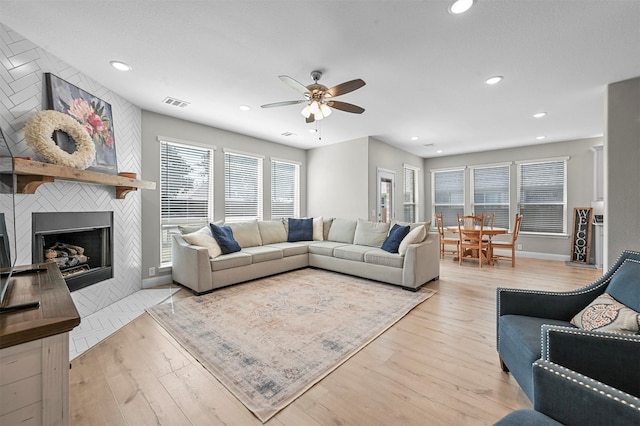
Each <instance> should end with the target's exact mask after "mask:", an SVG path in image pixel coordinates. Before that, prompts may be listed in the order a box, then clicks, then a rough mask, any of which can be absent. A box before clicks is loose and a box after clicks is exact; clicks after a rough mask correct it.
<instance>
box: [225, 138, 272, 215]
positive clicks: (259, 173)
mask: <svg viewBox="0 0 640 426" xmlns="http://www.w3.org/2000/svg"><path fill="white" fill-rule="evenodd" d="M231 156H236V157H244V158H248V159H251V160H256V170H255V171H254V175H253V177H254V181H255V188H254V189H255V194H251V193H250V191H247V192H246V193H245V194H243V195H244V196H252V195H255V200H254V201H253V202H252V204H255V212H248V213H255V214H247V215H230V214H229V211H230V210H231V209H230V205H229V203H230V197H229V193H230V191H231V185H232V183H231V182H230V178H231V177H232V176H231V171H230V170H229V165H230V160H229V158H230V157H231ZM247 170H249V168H247V169H246V170H244V172H245V173H243V172H242V170H238V171H235V172H234V176H233V177H241V176H244V177H246V176H247V174H246V171H247ZM263 173H264V156H262V155H258V154H252V153H247V152H242V151H236V150H230V149H224V221H225V223H233V222H245V221H248V220H262V219H263V214H264V212H263V210H264V206H263V204H264V203H263V200H264V182H263V180H264V178H263ZM236 175H237V176H236ZM233 185H240V182H233ZM245 201H246V200H245ZM239 205H240V204H239ZM232 208H233V209H235V208H237V207H236V206H233V207H232Z"/></svg>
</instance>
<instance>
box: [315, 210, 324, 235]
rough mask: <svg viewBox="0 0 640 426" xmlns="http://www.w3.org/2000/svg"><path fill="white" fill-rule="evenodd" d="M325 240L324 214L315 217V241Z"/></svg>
mask: <svg viewBox="0 0 640 426" xmlns="http://www.w3.org/2000/svg"><path fill="white" fill-rule="evenodd" d="M323 240H324V221H323V220H322V216H318V217H314V218H313V241H323Z"/></svg>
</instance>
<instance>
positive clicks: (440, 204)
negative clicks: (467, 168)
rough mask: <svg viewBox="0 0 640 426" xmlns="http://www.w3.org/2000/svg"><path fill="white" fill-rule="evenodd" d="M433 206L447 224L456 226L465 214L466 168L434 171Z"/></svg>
mask: <svg viewBox="0 0 640 426" xmlns="http://www.w3.org/2000/svg"><path fill="white" fill-rule="evenodd" d="M432 182H433V191H432V194H433V207H434V213H435V214H442V218H443V220H444V225H445V226H454V225H455V224H456V223H457V220H458V215H463V214H464V169H458V170H443V171H434V172H432Z"/></svg>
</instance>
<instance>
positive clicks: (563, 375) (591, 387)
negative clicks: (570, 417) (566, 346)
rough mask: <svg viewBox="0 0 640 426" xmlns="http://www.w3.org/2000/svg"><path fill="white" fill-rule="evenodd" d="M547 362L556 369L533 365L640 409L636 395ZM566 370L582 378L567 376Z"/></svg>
mask: <svg viewBox="0 0 640 426" xmlns="http://www.w3.org/2000/svg"><path fill="white" fill-rule="evenodd" d="M547 362H548V363H550V364H553V366H554V367H556V368H557V370H554V369H553V368H550V367H548V366H546V365H540V364H534V365H535V366H536V367H539V368H544V369H545V370H547V371H550V372H552V373H554V374H555V375H557V376H560V377H562V378H563V379H567V380H570V381H572V382H574V383H577V384H579V385H580V386H583V387H585V388H587V389H590V390H592V391H594V392H598V393H599V394H600V395H604V396H606V397H608V398H611V399H613V400H614V401H617V402H620V403H622V404H624V405H628V406H629V407H631V408H633V409H636V410H638V411H640V399H638V398H637V397H635V396H633V395H631V394H628V393H626V392H622V391H621V390H619V389H616V388H613V387H611V386H609V385H606V384H604V383H602V382H599V381H597V380H594V379H592V378H591V377H587V376H585V375H583V374H580V373H578V372H577V371H573V370H570V369H568V368H566V367H563V366H561V365H559V364H556V363H553V362H551V361H547ZM558 370H564V372H563V371H558ZM566 372H570V373H571V374H574V375H576V376H579V377H580V378H581V379H582V380H578V379H576V378H575V377H569V376H568V375H567V374H566ZM587 381H589V382H592V383H597V384H598V385H600V386H602V387H604V388H607V389H612V390H616V391H618V392H620V393H623V394H625V395H627V396H629V397H630V398H633V399H635V400H638V404H630V403H628V402H627V401H624V400H621V399H620V398H619V397H617V396H614V395H612V394H610V393H608V392H605V391H603V390H600V389H596V388H595V387H593V386H591V385H590V384H589V383H586V382H587Z"/></svg>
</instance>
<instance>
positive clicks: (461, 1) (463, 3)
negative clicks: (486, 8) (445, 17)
mask: <svg viewBox="0 0 640 426" xmlns="http://www.w3.org/2000/svg"><path fill="white" fill-rule="evenodd" d="M471 6H473V0H457V1H456V2H454V3H453V4H452V5H451V6H449V13H453V14H454V15H457V14H459V13H464V12H466V11H467V10H469V9H470V8H471Z"/></svg>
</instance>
